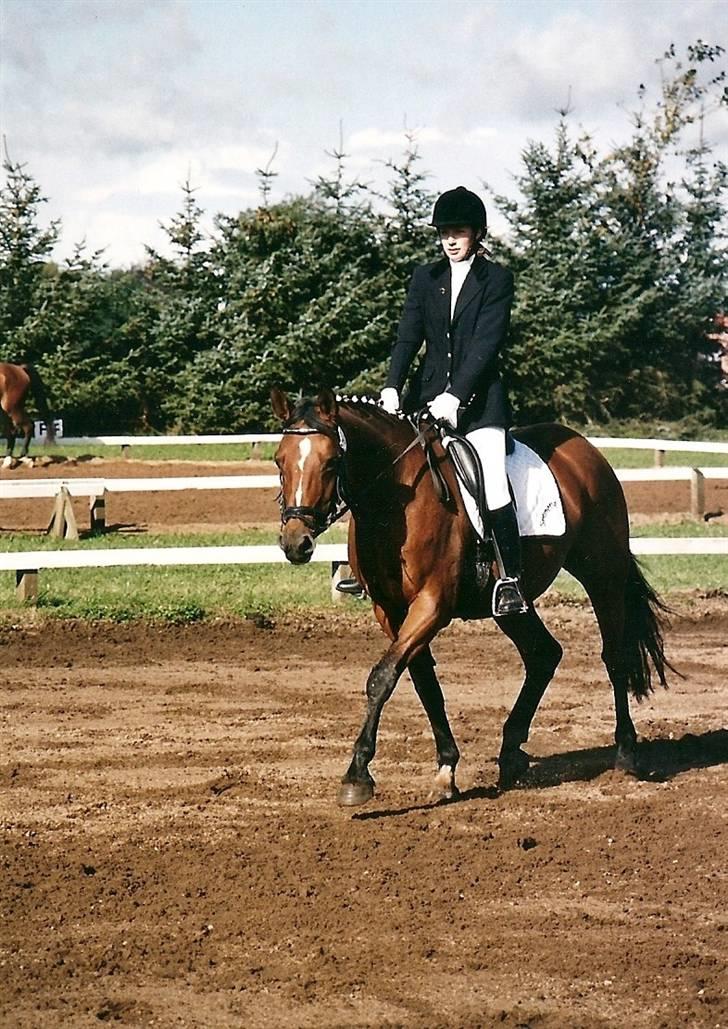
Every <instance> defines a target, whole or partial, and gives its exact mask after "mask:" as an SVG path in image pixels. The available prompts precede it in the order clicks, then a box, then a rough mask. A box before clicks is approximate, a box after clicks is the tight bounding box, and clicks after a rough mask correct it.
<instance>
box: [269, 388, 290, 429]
mask: <svg viewBox="0 0 728 1029" xmlns="http://www.w3.org/2000/svg"><path fill="white" fill-rule="evenodd" d="M270 402H271V404H272V405H273V414H275V415H277V416H278V418H280V420H281V421H282V422H287V421H288V419H289V418H290V417H291V415H292V414H293V408H292V407H291V402H290V400H289V399H288V397H287V396H286V394H285V393H284V392H283V390H282V389H278V387H277V386H274V387H273V389H272V390H271V391H270Z"/></svg>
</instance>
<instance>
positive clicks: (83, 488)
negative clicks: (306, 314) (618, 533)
mask: <svg viewBox="0 0 728 1029" xmlns="http://www.w3.org/2000/svg"><path fill="white" fill-rule="evenodd" d="M726 476H727V477H728V469H726ZM278 486H279V480H278V476H277V475H189V476H169V477H167V478H164V477H157V478H123V479H122V478H120V479H104V478H91V479H83V478H81V477H80V476H79V477H70V476H69V478H67V479H4V480H3V479H0V500H13V499H20V498H32V497H55V496H56V495H57V493H58V491H59V490H60V489H61V487H65V488H66V489H67V490H68V492H69V494H70V495H71V496H72V497H100V496H101V495H102V494H103V493H104V492H106V493H157V492H166V491H168V490H219V489H277V488H278Z"/></svg>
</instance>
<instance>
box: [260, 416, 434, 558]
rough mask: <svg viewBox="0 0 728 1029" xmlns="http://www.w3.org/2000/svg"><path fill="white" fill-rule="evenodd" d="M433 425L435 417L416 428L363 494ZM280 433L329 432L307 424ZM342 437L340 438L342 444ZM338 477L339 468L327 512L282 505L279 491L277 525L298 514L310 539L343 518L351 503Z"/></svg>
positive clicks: (422, 439)
mask: <svg viewBox="0 0 728 1029" xmlns="http://www.w3.org/2000/svg"><path fill="white" fill-rule="evenodd" d="M413 428H414V426H413ZM437 428H439V423H438V422H437V421H432V422H430V424H429V425H425V426H424V428H422V429H420V430H419V432H417V434H416V436H415V438H414V439H413V440H412V441H411V442H410V443H408V444H407V446H406V447H405V449H404V450H403V451H402V453H401V454H397V456H396V457H395V458H394V460H393V461H392V462H391V463H390V464H388V465H385V467H384V468H383V469H382V470H381V471H380V472H379V473H378V474H377V475H375V476H374V478H373V479H372V480H371V482H370V483H369V484H368V486H366V487H365V488H364V490H363V491H362V492H363V493H364V494H367V493H368V492H369V491H370V490H371V489H372V488H373V487H374V486H375V485H376V484H377V483H378V482H379V480H380V479H381V478H382V477H383V476H384V475H386V474H387V473H388V472H390V471H391V470H392V468H394V466H395V465H396V464H398V463H399V462H400V461H401V460H402V458H403V457H406V456H407V454H409V452H410V451H411V450H414V448H415V447H416V446H418V445H420V444H421V445H422V446H425V437H426V435H427V433H428V432H430V431H431V430H432V429H437ZM337 429H339V435H340V439H339V441H338V446H339V453H338V461H339V462H343V458H344V454H345V453H346V442H345V437H344V435H343V431H342V430H341V428H339V426H338V424H337ZM283 435H284V436H326V435H329V434H328V433H327V432H326V431H325V430H324V429H313V428H311V427H308V428H305V429H283ZM342 439H343V440H344V444H343V445H342ZM341 479H342V475H341V471H339V472H338V474H337V478H336V486H337V490H336V492H337V496H336V497H335V498H334V501H333V503H332V505H331V509H330V510H329V511H328V512H324V511H320V510H319V509H318V508H317V507H306V506H299V507H293V506H292V507H285V508H284V507H283V494H282V493H281V494H279V501H280V505H281V525H285V524H286V522H288V521H290V520H291V519H292V518H299V519H300V520H301V521H302V522H304V524H306V523H308V524H309V528H310V529H311V530H312V532H313V535H314V539H315V538H316V537H317V536H320V535H321V534H322V533H324V532H326V530H327V529H329V528H331V526H332V525H334V523H335V522H338V521H339V519H340V518H343V517H344V515H345V514H346V513H347V511H350V510H351V504H350V503H349V502H348V501H347V500H346V499H345V496H344V492H345V491H344V489H342V485H341Z"/></svg>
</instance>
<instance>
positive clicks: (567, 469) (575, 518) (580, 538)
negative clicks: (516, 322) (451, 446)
mask: <svg viewBox="0 0 728 1029" xmlns="http://www.w3.org/2000/svg"><path fill="white" fill-rule="evenodd" d="M272 402H273V410H274V412H275V413H276V415H277V416H278V417H279V418H280V419H281V421H282V423H283V439H282V441H281V443H280V446H279V447H278V451H277V454H276V463H277V465H278V468H279V471H280V477H281V497H280V501H281V533H280V543H281V547H282V548H283V550H284V552H285V554H286V557H287V558H288V560H289V561H291V562H293V563H294V564H303V563H305V562H307V561H309V560H310V558H311V555H312V554H313V550H314V546H315V539H316V536H318V535H319V534H320V533H321V532H322V531H323V530H324V529H325V528H327V526H328V525H330V524H331V522H332V521H333V520H335V518H336V517H338V514H339V512H340V500H339V497H340V496H342V495H343V496H344V497H345V499H346V502H347V503H348V505H349V507H350V509H351V514H352V518H351V522H350V527H349V560H350V563H351V566H352V569H353V570H354V574H355V575H356V577H357V579H358V580H359V581H360V582H361V583H363V584H364V585H365V587H366V590H367V592H368V593H369V596H370V597H371V599H372V601H373V604H374V613H375V615H376V617H377V619H378V621H379V623H380V625H381V627H382V628H383V630H384V632H385V633H386V634H387V636H388V637H389V639H390V645H389V647H388V649H387V651H386V653H385V654H384V655H383V657H382V658H381V659H380V660H379V661H378V662H377V663H376V664H375V666H374V667H373V669H372V671H371V673H370V675H369V678H368V680H367V685H366V693H367V710H366V716H365V719H364V724H363V726H362V729H361V731H360V733H359V736H358V738H357V740H356V742H355V744H354V753H353V757H352V761H351V764H350V765H349V768H348V770H347V772H346V774H345V775H344V777H343V780H342V785H341V788H340V791H339V803H341V804H345V805H354V804H361V803H363V802H365V801H366V800H369V799H370V797H372V796H373V794H374V780H373V778H372V776H371V774H370V772H369V763H370V761H371V760H372V758H373V757H374V753H375V749H376V737H377V730H378V727H379V720H380V717H381V714H382V709H383V707H384V704H385V702H386V701H387V699H388V698H389V697H390V696H391V694H392V692H393V690H394V688H395V686H396V684H397V680H398V679H399V677H400V676H401V674H402V672H403V671H404V670H405V669H407V670H408V671H409V673H410V676H411V677H412V681H413V683H414V686H415V690H416V691H417V695H418V696H419V698H420V700H421V702H422V704H423V706H424V708H425V711H426V713H427V716H428V718H429V720H430V723H431V726H432V730H433V733H434V737H435V744H436V748H437V764H438V772H437V776H436V780H435V782H436V791H437V794H438V795H439V796H440V797H442V798H451V797H453V796H454V795H456V793H457V787H456V785H455V768H456V765H457V763H458V760H459V757H460V754H459V751H458V748H457V745H456V743H455V740H454V738H453V735H452V731H451V729H450V725H449V723H448V719H447V715H446V712H445V702H444V699H443V694H442V690H441V688H440V683H439V681H438V679H437V676H436V674H435V662H434V660H433V657H432V654H431V652H430V643H431V642H432V640H433V639H434V637H435V636H436V635H437V633H438V632H439V631H440V630H441V629H442V628H444V627H445V626H446V625H447V624H448V623H449V622H450V621H451V620H452V619H453V618H457V617H460V618H484V617H491V607H490V598H491V596H492V583H493V579H492V576H493V572H492V571H491V581H490V583H489V585H488V587H487V588H486V589H482V588H478V586H477V583H476V578H475V572H474V569H475V559H474V558H475V534H474V532H473V529H472V528H471V524H470V520H469V518H468V516H467V514H466V512H465V509H464V507H463V504H462V501H461V498H460V493H459V489H458V487H457V485H456V482H455V477H454V473H453V471H452V468H451V465H450V461H449V460H448V459H447V458H446V455H445V452H444V451H443V449H442V446H441V445H440V443H439V441H437V442H435V443H434V457H435V460H436V461H437V464H438V466H439V468H440V471H441V472H442V474H443V476H444V477H445V480H446V481H447V483H448V485H449V493H450V497H449V499H447V500H445V501H443V500H442V499H441V498H440V497H439V496H438V492H437V490H436V487H435V481H434V477H433V476H432V475H431V474H430V470H429V467H428V464H427V461H426V458H425V453H424V451H423V448H422V447H421V446H418V445H414V446H412V443H413V441H414V440H415V439H416V435H417V434H416V430H415V428H414V427H413V425H412V424H411V423H410V422H409V421H408V420H407V419H405V418H403V417H402V418H400V417H396V416H393V415H389V414H387V413H386V412H385V411H383V410H382V409H381V408H380V407H378V406H377V405H376V404H375V403H374V402H373V401H366V400H358V401H357V400H347V399H343V400H342V401H340V402H339V401H337V399H336V398H335V397H334V395H333V394H332V393H331V391H330V390H323V391H322V392H321V393H320V394H319V396H318V397H317V398H314V399H305V400H302V401H301V402H300V403H298V404H297V405H296V406H295V407H294V406H293V405H291V404H290V403H289V401H288V399H287V397H286V396H285V394H283V393H282V392H281V391H280V390H273V392H272ZM513 435H514V436H515V437H516V438H517V439H519V440H521V441H522V442H524V443H526V444H527V445H528V446H530V447H531V448H532V449H533V450H535V451H536V452H537V453H538V454H539V455H540V457H541V458H542V459H543V460H544V461H545V462H546V463H547V464H548V466H549V467H550V469H551V471H552V472H553V474H554V476H555V478H556V482H557V483H558V487H559V491H560V493H561V498H562V501H563V506H564V514H565V518H566V532H565V534H564V535H563V536H560V537H528V538H525V539H524V540H523V585H524V590H525V594H526V597H527V598H528V601H529V608H528V612H527V613H526V614H516V615H509V616H507V617H505V618H499V619H498V621H497V624H498V626H499V628H500V629H501V630H502V631H503V632H504V633H505V634H506V635H507V636H508V637H509V638H510V639H511V640H512V641H513V643H514V644H515V646H516V647H517V649H518V652H519V654H520V656H521V659H522V660H523V663H524V666H525V672H526V675H525V679H524V682H523V685H522V687H521V691H520V693H519V695H518V698H517V700H516V703H515V705H514V707H513V710H512V711H511V713H510V715H509V717H508V719H507V720H506V722H505V725H504V728H503V740H502V746H501V750H500V755H499V758H498V763H499V767H500V785H501V786H502V787H507V786H509V785H511V784H513V783H514V782H515V781H516V780H517V779H519V778H520V777H521V776H522V775H523V774H524V772H525V771H526V770H527V769H528V765H529V758H528V755H527V754H526V753H525V752H524V751H523V750H522V749H521V744H523V743H525V742H526V740H527V739H528V734H529V729H530V726H531V721H532V719H533V716H534V714H535V712H536V709H537V707H538V704H539V702H540V701H541V698H542V697H543V694H544V692H545V690H546V687H547V686H548V684H549V682H550V681H551V679H552V677H553V675H554V672H555V671H556V668H557V666H558V664H559V661H560V660H561V656H562V648H561V645H560V644H559V643H558V642H557V641H556V640H555V639H554V637H553V636H552V635H551V633H550V632H549V631H548V630H547V628H546V627H545V625H544V624H543V622H542V621H541V619H540V617H539V615H538V614H537V612H536V610H535V608H534V606H533V601H534V600H535V599H536V598H537V597H538V596H540V595H541V594H542V593H543V592H544V591H545V590H546V589H547V588H548V586H549V585H550V584H551V583H552V582H553V580H554V579H555V577H556V575H557V573H558V572H559V570H560V569H561V568H565V569H566V570H567V571H568V572H570V573H571V575H573V576H574V577H575V578H576V579H578V580H579V582H580V583H581V584H582V585H583V586H584V589H585V590H586V592H587V594H588V595H589V598H590V600H591V602H592V605H593V608H594V612H595V614H596V617H597V621H598V623H599V630H600V632H601V636H602V642H603V649H602V660H603V662H604V665H605V667H606V670H607V674H608V676H609V679H610V680H611V683H612V687H613V690H614V700H615V708H616V730H615V742H616V745H617V749H616V766H617V767H618V768H622V769H624V770H626V771H630V772H635V771H636V770H637V762H636V758H637V753H636V743H637V734H636V731H635V727H634V724H633V722H632V719H631V716H630V712H629V703H628V693H629V692H631V693H632V695H633V696H634V697H636V698H637V699H638V700H639V699H641V698H643V697H645V696H646V695H647V694H648V693H649V691H650V689H651V669H650V663H651V664H652V665H653V666H654V669H655V671H656V672H657V676H658V678H659V680H660V682H661V683H662V684H663V685H666V680H665V672H666V668H670V667H671V666H670V665H669V663H668V662H667V660H666V658H665V655H664V649H663V640H662V629H663V619H662V613H663V611H664V608H663V605H662V604H661V603H660V601H659V600H658V598H657V596H656V595H655V593H654V591H653V590H652V588H651V587H650V586H649V584H648V583H647V581H646V580H645V578H644V576H643V575H642V573H641V571H640V569H639V566H638V564H637V562H636V560H635V558H634V557H633V556H632V554H631V552H630V548H629V522H628V516H627V506H626V503H625V499H624V494H623V492H622V488H621V486H620V484H619V481H618V479H617V477H616V475H615V474H614V472H613V471H612V468H611V467H610V465H609V464H608V463H607V461H606V460H605V459H604V457H602V455H601V454H600V453H599V451H598V450H596V448H595V447H593V446H592V445H591V444H590V443H589V442H588V441H587V440H586V439H585V438H584V437H583V436H580V435H579V434H578V433H576V432H573V431H572V430H571V429H568V428H566V427H564V426H562V425H535V426H531V427H530V428H526V429H519V430H518V431H516V432H514V433H513Z"/></svg>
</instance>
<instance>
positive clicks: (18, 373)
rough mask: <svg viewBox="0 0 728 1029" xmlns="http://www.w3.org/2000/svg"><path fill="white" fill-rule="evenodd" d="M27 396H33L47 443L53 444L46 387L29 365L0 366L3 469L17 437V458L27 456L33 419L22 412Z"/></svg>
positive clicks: (11, 457)
mask: <svg viewBox="0 0 728 1029" xmlns="http://www.w3.org/2000/svg"><path fill="white" fill-rule="evenodd" d="M29 393H32V394H33V396H34V398H35V403H36V406H37V408H38V413H39V415H40V416H41V418H42V419H43V421H44V422H45V424H46V440H47V441H48V442H49V443H52V442H53V440H54V439H55V428H54V425H53V416H52V414H51V411H50V408H49V405H48V396H47V393H46V388H45V385H44V383H43V380H42V379H41V377H40V375H39V374H38V372H37V370H36V369H35V368H34V367H33V365H31V364H6V363H0V412H1V413H0V434H1V435H3V436H4V437H5V439H6V441H7V447H6V451H5V460H4V464H5V465H6V466H7V465H10V464H12V463H13V461H14V458H13V450H14V448H15V440H16V439H17V437H18V436H22V437H23V445H22V447H21V450H20V454H19V455H18V457H19V459H20V460H22V459H23V458H24V457H26V456H27V454H28V448H29V446H30V441H31V439H32V437H33V420H32V418H30V417H29V416H28V414H27V412H26V410H25V404H26V401H27V399H28V394H29Z"/></svg>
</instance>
